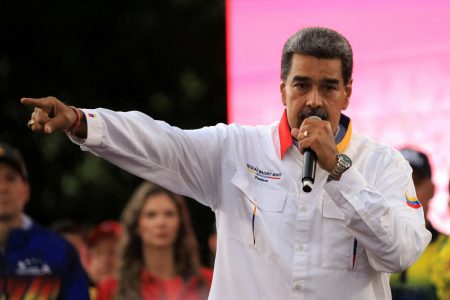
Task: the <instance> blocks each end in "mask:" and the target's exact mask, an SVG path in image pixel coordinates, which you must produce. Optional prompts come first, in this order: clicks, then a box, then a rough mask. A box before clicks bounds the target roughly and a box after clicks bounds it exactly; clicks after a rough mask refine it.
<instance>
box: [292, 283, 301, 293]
mask: <svg viewBox="0 0 450 300" xmlns="http://www.w3.org/2000/svg"><path fill="white" fill-rule="evenodd" d="M301 289H302V286H301V285H300V284H296V285H295V286H294V290H296V291H300V290H301Z"/></svg>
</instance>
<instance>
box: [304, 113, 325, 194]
mask: <svg viewBox="0 0 450 300" xmlns="http://www.w3.org/2000/svg"><path fill="white" fill-rule="evenodd" d="M309 118H315V119H319V120H322V119H321V118H319V117H318V116H311V117H308V119H309ZM316 165H317V155H316V153H315V152H314V151H313V150H312V149H311V148H306V149H305V152H304V153H303V177H302V184H303V191H304V192H305V193H309V192H311V191H312V187H313V184H314V179H315V177H316Z"/></svg>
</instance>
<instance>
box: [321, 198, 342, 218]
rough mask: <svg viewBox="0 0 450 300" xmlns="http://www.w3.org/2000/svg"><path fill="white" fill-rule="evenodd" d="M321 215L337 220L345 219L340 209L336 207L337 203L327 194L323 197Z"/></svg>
mask: <svg viewBox="0 0 450 300" xmlns="http://www.w3.org/2000/svg"><path fill="white" fill-rule="evenodd" d="M322 215H323V217H324V218H330V219H339V220H344V219H345V215H344V213H343V212H342V210H341V209H340V208H339V207H337V205H336V204H335V203H334V201H333V200H332V199H331V198H330V197H329V196H328V195H325V197H324V198H323V204H322Z"/></svg>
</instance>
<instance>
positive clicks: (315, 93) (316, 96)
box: [306, 88, 323, 108]
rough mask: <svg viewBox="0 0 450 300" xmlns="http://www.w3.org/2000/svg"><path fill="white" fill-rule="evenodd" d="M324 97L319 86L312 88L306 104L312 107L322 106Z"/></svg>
mask: <svg viewBox="0 0 450 300" xmlns="http://www.w3.org/2000/svg"><path fill="white" fill-rule="evenodd" d="M322 104H323V103H322V97H321V95H320V93H319V90H318V89H317V88H313V89H311V92H310V93H309V95H308V99H307V101H306V105H307V106H310V107H312V108H316V107H322Z"/></svg>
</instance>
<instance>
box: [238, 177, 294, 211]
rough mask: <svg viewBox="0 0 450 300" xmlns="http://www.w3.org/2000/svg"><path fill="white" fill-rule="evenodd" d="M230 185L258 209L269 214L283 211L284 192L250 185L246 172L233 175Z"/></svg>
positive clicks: (285, 194) (255, 184)
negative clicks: (237, 189)
mask: <svg viewBox="0 0 450 300" xmlns="http://www.w3.org/2000/svg"><path fill="white" fill-rule="evenodd" d="M231 183H233V184H234V185H235V186H236V187H237V188H239V189H240V190H241V191H242V193H244V194H245V196H246V197H247V198H248V199H249V200H250V201H251V202H252V203H253V204H255V205H256V207H258V208H259V209H261V210H263V211H269V212H282V211H283V208H284V204H285V202H286V196H287V192H286V191H282V190H274V189H269V188H265V187H261V186H258V185H257V183H252V182H251V181H250V180H249V178H248V174H247V173H246V172H242V171H238V172H236V173H235V174H234V176H233V178H232V179H231ZM264 184H267V183H264Z"/></svg>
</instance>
